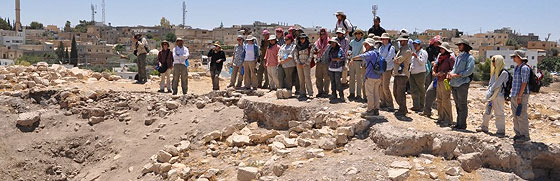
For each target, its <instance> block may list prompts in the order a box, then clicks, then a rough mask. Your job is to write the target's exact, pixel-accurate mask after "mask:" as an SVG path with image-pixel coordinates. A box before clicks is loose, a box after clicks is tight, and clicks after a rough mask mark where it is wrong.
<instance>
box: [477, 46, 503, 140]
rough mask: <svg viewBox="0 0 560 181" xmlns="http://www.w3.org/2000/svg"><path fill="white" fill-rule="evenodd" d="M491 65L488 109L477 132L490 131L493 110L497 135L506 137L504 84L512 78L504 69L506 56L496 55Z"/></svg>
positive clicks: (487, 95)
mask: <svg viewBox="0 0 560 181" xmlns="http://www.w3.org/2000/svg"><path fill="white" fill-rule="evenodd" d="M490 60H491V64H490V65H491V66H490V81H489V82H488V91H487V93H486V99H485V101H486V111H484V114H483V116H482V125H480V127H479V128H477V129H476V131H477V132H485V133H488V122H489V121H490V119H491V118H492V111H494V117H496V129H497V130H498V131H496V136H498V137H504V136H505V133H506V116H505V115H504V103H505V97H504V84H505V83H506V82H507V81H508V80H509V79H510V77H509V73H508V72H507V70H505V69H504V65H505V62H504V57H503V56H501V55H494V56H492V58H490Z"/></svg>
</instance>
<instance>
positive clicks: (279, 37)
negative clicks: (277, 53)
mask: <svg viewBox="0 0 560 181" xmlns="http://www.w3.org/2000/svg"><path fill="white" fill-rule="evenodd" d="M275 31H276V43H277V44H278V46H282V45H284V43H286V41H285V40H284V29H282V27H278V28H276V30H275Z"/></svg>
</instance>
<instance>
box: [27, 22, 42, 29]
mask: <svg viewBox="0 0 560 181" xmlns="http://www.w3.org/2000/svg"><path fill="white" fill-rule="evenodd" d="M29 29H34V30H40V29H43V23H39V22H37V21H32V22H31V24H29Z"/></svg>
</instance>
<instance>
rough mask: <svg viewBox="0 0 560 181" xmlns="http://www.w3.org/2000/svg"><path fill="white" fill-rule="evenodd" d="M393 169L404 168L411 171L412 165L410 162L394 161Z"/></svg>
mask: <svg viewBox="0 0 560 181" xmlns="http://www.w3.org/2000/svg"><path fill="white" fill-rule="evenodd" d="M391 168H402V169H410V168H412V166H410V163H409V162H408V161H394V162H393V163H391Z"/></svg>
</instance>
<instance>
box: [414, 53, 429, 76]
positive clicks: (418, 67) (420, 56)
mask: <svg viewBox="0 0 560 181" xmlns="http://www.w3.org/2000/svg"><path fill="white" fill-rule="evenodd" d="M416 55H417V57H414V56H412V59H411V60H410V73H411V74H418V73H422V72H426V61H428V52H426V50H424V49H420V50H419V51H416Z"/></svg>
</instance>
